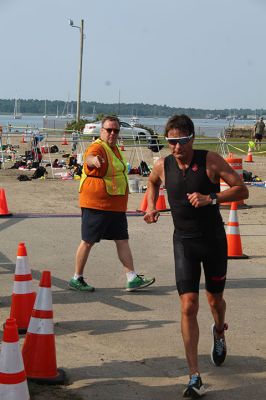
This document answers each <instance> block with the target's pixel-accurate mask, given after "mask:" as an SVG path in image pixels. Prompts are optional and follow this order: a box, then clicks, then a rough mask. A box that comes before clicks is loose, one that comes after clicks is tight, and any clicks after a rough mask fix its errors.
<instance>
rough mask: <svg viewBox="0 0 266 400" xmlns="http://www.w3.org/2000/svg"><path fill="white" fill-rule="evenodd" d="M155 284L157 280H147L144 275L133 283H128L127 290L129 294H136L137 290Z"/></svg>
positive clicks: (139, 276)
mask: <svg viewBox="0 0 266 400" xmlns="http://www.w3.org/2000/svg"><path fill="white" fill-rule="evenodd" d="M154 282H155V278H145V276H144V275H137V276H136V277H135V278H134V279H133V280H132V281H130V282H127V287H126V290H127V291H128V292H135V291H136V290H139V289H143V288H145V287H147V286H150V285H152V284H153V283H154Z"/></svg>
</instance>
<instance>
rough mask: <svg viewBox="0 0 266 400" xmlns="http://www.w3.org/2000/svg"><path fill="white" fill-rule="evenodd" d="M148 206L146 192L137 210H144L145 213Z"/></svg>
mask: <svg viewBox="0 0 266 400" xmlns="http://www.w3.org/2000/svg"><path fill="white" fill-rule="evenodd" d="M147 207H148V201H147V192H145V193H144V197H143V199H142V200H141V203H140V207H139V209H138V210H137V211H142V212H144V213H145V212H146V210H147Z"/></svg>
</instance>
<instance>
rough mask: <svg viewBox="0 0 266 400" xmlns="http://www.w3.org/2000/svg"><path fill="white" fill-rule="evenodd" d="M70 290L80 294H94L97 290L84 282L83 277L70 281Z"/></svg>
mask: <svg viewBox="0 0 266 400" xmlns="http://www.w3.org/2000/svg"><path fill="white" fill-rule="evenodd" d="M68 287H69V289H72V290H77V291H79V292H94V290H95V288H94V287H93V286H90V285H88V284H87V282H85V281H84V278H83V276H80V277H79V278H78V279H74V278H72V279H70V281H69V282H68Z"/></svg>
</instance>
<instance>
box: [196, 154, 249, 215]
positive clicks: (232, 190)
mask: <svg viewBox="0 0 266 400" xmlns="http://www.w3.org/2000/svg"><path fill="white" fill-rule="evenodd" d="M206 171H207V175H208V177H209V178H210V180H211V181H212V182H213V183H219V182H220V178H221V179H223V181H224V182H226V183H227V184H228V186H229V189H227V190H224V191H223V192H220V193H216V194H217V201H218V203H225V202H231V201H239V200H244V199H247V198H248V195H249V193H248V189H247V187H246V185H245V184H244V182H243V181H242V179H241V178H240V176H239V175H238V173H237V172H236V171H235V170H234V169H233V168H232V167H231V166H230V165H229V164H228V163H227V162H226V161H225V160H224V159H223V158H222V157H221V156H220V155H219V154H217V153H214V152H208V155H207V160H206ZM188 199H189V201H190V203H191V204H192V205H193V206H194V207H203V206H206V205H208V204H211V201H212V200H211V198H210V196H209V195H203V194H201V193H188Z"/></svg>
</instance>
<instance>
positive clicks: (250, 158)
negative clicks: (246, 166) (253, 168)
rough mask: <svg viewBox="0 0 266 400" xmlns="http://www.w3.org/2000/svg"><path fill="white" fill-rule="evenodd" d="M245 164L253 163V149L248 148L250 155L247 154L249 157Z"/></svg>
mask: <svg viewBox="0 0 266 400" xmlns="http://www.w3.org/2000/svg"><path fill="white" fill-rule="evenodd" d="M245 162H253V157H252V150H251V147H249V148H248V154H247V157H246V159H245Z"/></svg>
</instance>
